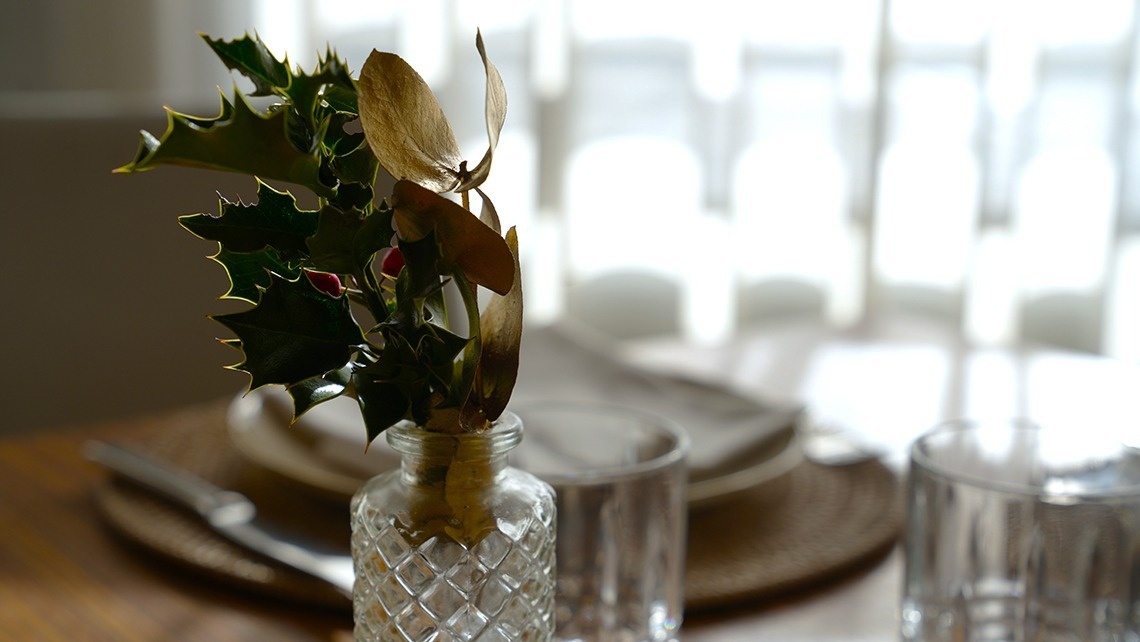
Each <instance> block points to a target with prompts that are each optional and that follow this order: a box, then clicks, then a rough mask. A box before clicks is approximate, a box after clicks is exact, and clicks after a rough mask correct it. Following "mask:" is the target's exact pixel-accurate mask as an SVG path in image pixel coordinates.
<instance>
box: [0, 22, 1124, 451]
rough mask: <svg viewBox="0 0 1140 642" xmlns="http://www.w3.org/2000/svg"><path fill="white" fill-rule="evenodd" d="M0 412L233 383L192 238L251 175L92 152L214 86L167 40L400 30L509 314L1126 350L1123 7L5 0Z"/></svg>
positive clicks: (34, 419)
mask: <svg viewBox="0 0 1140 642" xmlns="http://www.w3.org/2000/svg"><path fill="white" fill-rule="evenodd" d="M0 10H2V11H3V15H5V19H4V20H3V22H0V53H2V60H3V61H4V64H3V65H2V66H0V140H3V142H4V155H3V157H2V159H0V188H2V189H0V203H2V205H0V207H2V208H3V210H2V213H3V221H4V228H5V229H4V232H3V234H2V235H0V243H2V244H3V245H2V251H0V261H2V263H0V265H2V266H3V273H4V274H7V275H8V276H7V277H6V287H5V296H4V303H3V307H2V309H3V312H2V319H3V320H2V321H0V346H2V349H3V351H2V353H0V354H2V357H3V368H2V369H0V386H2V388H0V389H2V390H3V399H4V402H5V413H4V415H3V418H2V419H0V433H14V432H20V431H26V430H32V429H36V428H40V427H46V426H58V425H63V424H68V423H75V422H80V421H92V420H99V419H104V418H109V417H113V416H117V415H122V414H125V413H128V412H129V413H138V412H145V411H150V410H157V409H160V408H164V407H168V406H172V405H177V404H184V403H188V402H191V401H196V400H205V399H212V398H216V397H218V396H221V395H226V394H233V393H236V392H237V391H238V390H239V389H240V388H241V387H242V386H243V385H244V384H245V377H244V375H241V374H238V373H227V372H224V371H222V370H221V369H220V365H221V364H224V363H232V362H234V361H236V360H237V353H235V352H233V351H232V350H229V349H228V348H225V347H224V346H221V345H218V344H217V343H216V342H214V341H213V338H214V337H215V336H218V335H220V334H221V332H222V330H221V327H220V326H217V325H216V324H214V323H213V322H211V321H209V320H208V319H207V318H206V315H207V314H211V313H218V312H224V311H226V310H227V308H226V306H225V305H223V304H222V302H218V301H215V299H216V297H217V296H218V295H219V294H220V293H221V292H223V291H224V290H225V287H226V278H225V274H224V272H223V271H222V269H221V268H220V267H219V266H217V265H215V264H212V263H211V262H210V261H208V260H206V259H205V257H206V256H208V255H210V254H212V253H213V252H214V250H215V248H214V247H213V246H212V245H211V244H209V243H205V242H203V241H200V240H199V239H196V238H194V237H193V236H191V235H190V234H188V233H186V232H185V231H184V230H182V229H181V228H179V227H178V225H177V224H176V221H175V216H176V215H180V214H186V213H193V212H202V211H216V209H217V194H218V193H221V194H222V195H225V196H226V197H227V198H230V199H231V200H232V199H233V198H237V197H242V198H245V199H252V198H253V192H254V187H253V184H252V181H251V180H249V179H246V178H244V177H240V176H230V175H225V174H221V173H215V172H206V171H195V170H183V169H176V168H163V169H160V170H157V171H155V172H149V173H147V174H142V175H135V176H130V177H127V176H117V175H112V174H111V170H112V169H113V168H114V167H117V166H119V165H122V164H125V163H126V162H128V161H129V160H130V159H131V158H132V156H133V154H134V152H135V149H136V146H137V143H138V130H140V129H146V130H148V131H151V132H153V133H155V134H160V133H161V132H162V131H163V129H164V128H165V117H164V115H163V112H162V107H163V105H169V106H170V107H171V108H173V109H175V110H177V111H180V112H185V113H192V114H195V115H201V116H213V115H215V114H216V113H217V109H218V99H217V92H218V87H220V88H221V90H222V91H224V92H226V93H227V94H228V93H229V92H230V91H231V88H232V86H233V85H234V83H235V82H236V83H237V84H238V85H239V86H242V87H244V85H243V84H242V80H241V79H238V78H234V77H231V76H230V75H229V74H228V73H227V72H226V70H225V68H224V67H223V66H222V65H221V63H220V62H218V61H217V59H216V58H215V56H214V55H213V53H212V52H211V51H210V50H209V48H208V47H207V46H206V45H205V44H204V43H203V42H202V41H201V39H200V38H199V37H198V36H197V35H196V33H197V32H204V33H207V34H209V35H212V36H214V37H224V38H227V39H229V38H236V37H240V36H241V35H242V34H243V33H245V32H257V33H258V34H259V35H260V36H261V38H262V39H263V40H264V41H265V42H266V43H267V44H268V45H269V47H270V48H271V49H272V50H273V51H274V52H275V53H276V54H277V55H278V56H279V57H283V56H285V55H286V54H287V55H288V56H289V59H290V61H291V62H292V63H293V64H296V65H300V66H302V67H305V68H311V67H312V66H313V64H314V63H315V61H316V57H317V54H318V52H324V51H325V49H326V47H327V46H330V45H331V46H332V47H334V48H335V49H336V51H337V52H338V53H339V54H340V56H342V57H343V58H345V59H347V61H348V62H349V64H350V66H351V67H352V69H353V71H354V73H355V72H356V71H358V70H359V67H360V65H361V64H362V63H363V61H364V59H365V58H366V57H367V55H368V53H369V52H370V51H371V50H372V49H373V48H377V49H383V50H390V51H395V52H397V53H400V54H401V55H403V56H404V57H405V58H407V59H408V60H409V62H410V63H411V64H412V65H413V66H414V67H415V68H416V69H417V70H419V71H420V72H421V74H423V76H424V77H425V79H426V80H427V81H428V83H429V84H430V85H431V86H432V87H433V88H434V89H435V90H436V93H437V96H438V97H439V99H440V101H441V103H442V104H443V106H444V110H445V111H446V112H447V114H448V116H449V117H450V118H451V121H452V124H453V125H454V127H455V129H456V133H457V135H458V136H459V139H460V142H461V145H462V147H463V149H464V150H465V152H466V153H467V155H468V157H477V156H479V155H481V153H482V150H483V148H484V146H485V144H486V143H485V141H486V134H485V133H484V124H483V108H482V105H483V90H484V79H483V72H482V66H481V64H480V62H479V58H478V56H477V54H476V51H475V47H474V37H475V30H476V27H478V28H480V29H481V30H482V33H483V36H484V39H485V41H486V43H487V50H488V54H489V56H490V58H491V59H492V60H493V61H494V63H495V64H496V65H497V66H498V68H499V70H500V71H501V73H502V75H503V78H504V81H505V82H506V85H507V89H508V93H509V98H510V108H509V111H508V116H507V123H506V127H505V129H504V132H503V135H502V139H501V142H500V145H499V148H498V152H497V154H496V156H495V169H494V171H493V172H492V178H491V180H490V181H489V182H488V184H487V186H486V191H487V193H488V194H489V195H490V196H491V197H492V198H493V199H494V201H495V204H496V206H497V208H498V210H499V212H500V215H501V216H502V217H503V219H504V222H505V223H506V224H513V225H517V226H518V227H519V231H520V239H521V244H522V249H523V252H524V254H525V256H524V271H525V274H526V279H527V282H526V291H527V306H528V308H527V313H528V315H529V318H530V320H531V321H533V322H535V323H542V322H547V321H551V320H555V319H559V318H562V317H564V316H569V317H573V318H575V319H576V320H578V321H580V322H582V323H585V324H588V325H591V326H593V327H595V328H596V329H598V330H601V331H603V332H606V333H609V334H611V335H613V336H616V337H619V338H632V337H639V336H649V335H672V336H678V337H681V338H683V339H685V340H686V341H692V342H695V343H703V344H717V343H720V342H723V341H725V340H727V339H730V338H731V337H733V336H736V335H737V334H738V333H742V332H747V331H749V330H750V329H752V328H758V327H764V326H765V325H766V324H773V323H796V322H799V321H801V320H803V321H805V322H806V321H811V322H822V323H826V324H830V325H832V326H834V327H836V328H847V327H853V326H858V325H859V324H866V323H873V322H874V321H875V319H877V318H880V317H885V316H915V317H922V318H924V319H929V320H932V321H934V322H936V323H940V324H945V325H946V326H948V327H950V328H952V329H953V330H954V331H955V332H958V333H960V334H961V336H962V337H963V338H964V339H966V340H968V341H971V342H977V343H981V344H992V345H1006V344H1015V343H1018V342H1023V341H1032V342H1043V343H1047V344H1051V345H1056V346H1060V347H1064V348H1070V349H1075V350H1081V351H1088V352H1095V353H1101V354H1106V355H1110V356H1114V357H1120V358H1123V359H1127V360H1136V359H1137V358H1140V193H1138V192H1137V189H1136V188H1137V186H1140V182H1138V181H1137V180H1136V178H1137V172H1140V162H1138V161H1140V130H1138V128H1137V126H1136V124H1137V115H1138V113H1140V111H1138V110H1140V83H1138V75H1137V74H1138V70H1137V65H1136V62H1137V25H1138V22H1137V21H1138V20H1140V15H1138V11H1137V6H1136V3H1135V2H1134V1H1133V0H954V1H949V0H797V1H796V2H775V1H772V0H758V1H747V0H703V1H702V2H699V3H692V2H660V1H659V2H639V1H633V0H587V1H581V0H573V1H572V0H510V1H501V2H493V3H492V2H476V1H474V0H470V1H463V0H405V1H396V0H394V1H390V2H386V1H381V0H369V1H368V2H356V1H350V0H319V1H318V0H225V1H222V0H198V1H195V2H180V1H175V0H105V1H103V2H90V1H88V0H41V1H39V2H23V1H20V0H0Z"/></svg>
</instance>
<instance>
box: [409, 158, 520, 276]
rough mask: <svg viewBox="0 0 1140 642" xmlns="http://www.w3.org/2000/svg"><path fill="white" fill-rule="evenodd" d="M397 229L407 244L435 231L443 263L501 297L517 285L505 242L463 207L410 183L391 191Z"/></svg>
mask: <svg viewBox="0 0 1140 642" xmlns="http://www.w3.org/2000/svg"><path fill="white" fill-rule="evenodd" d="M392 211H393V214H394V216H395V219H396V230H397V232H398V233H399V235H400V238H403V239H405V240H407V241H418V240H420V239H422V238H423V237H425V236H427V235H428V234H429V233H431V232H432V231H433V230H434V231H435V238H436V242H437V243H439V246H440V255H441V256H442V258H443V260H444V261H446V262H448V263H450V264H453V265H455V266H456V267H457V268H458V269H459V270H461V271H462V272H463V274H464V276H466V277H467V279H468V280H469V281H472V282H474V283H478V284H479V285H482V286H484V287H486V288H488V289H489V290H491V291H493V292H496V293H498V294H504V295H505V294H507V293H508V292H510V290H511V287H512V286H513V285H514V283H515V258H514V254H513V253H512V252H511V249H510V247H508V246H507V242H506V240H504V239H503V237H501V236H499V234H498V233H497V232H495V231H494V230H492V229H491V228H490V227H488V226H487V225H486V224H485V223H483V222H482V221H480V220H479V217H477V216H475V215H474V214H472V213H471V212H468V211H467V210H466V209H464V208H463V206H462V205H459V204H458V203H455V202H453V201H449V200H447V199H446V198H444V197H442V196H440V195H439V194H436V193H435V192H433V191H431V190H429V189H425V188H424V187H421V186H420V185H417V184H416V183H413V182H411V181H407V180H400V181H396V185H395V186H394V187H393V189H392Z"/></svg>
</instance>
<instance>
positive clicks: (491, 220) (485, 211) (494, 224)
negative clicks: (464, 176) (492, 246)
mask: <svg viewBox="0 0 1140 642" xmlns="http://www.w3.org/2000/svg"><path fill="white" fill-rule="evenodd" d="M475 193H476V194H478V195H479V200H481V201H482V202H483V207H482V208H481V209H480V210H479V220H481V221H483V222H484V223H486V224H487V227H490V228H491V229H492V230H495V234H502V233H503V226H502V224H501V223H499V211H498V210H496V209H495V204H494V203H492V202H491V199H489V198H487V195H486V194H484V193H483V190H481V189H479V188H478V187H476V188H475Z"/></svg>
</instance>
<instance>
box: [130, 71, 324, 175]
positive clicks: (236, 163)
mask: <svg viewBox="0 0 1140 642" xmlns="http://www.w3.org/2000/svg"><path fill="white" fill-rule="evenodd" d="M235 96H236V99H235V100H234V101H233V102H232V103H231V102H230V101H228V100H226V99H225V97H224V96H223V97H222V107H221V110H220V113H219V115H218V116H217V117H215V118H213V119H208V118H200V117H195V116H187V115H186V114H180V113H178V112H175V111H173V110H171V109H167V111H166V116H167V119H166V132H165V133H163V135H162V138H155V137H154V136H153V135H152V134H150V133H149V132H145V131H144V132H142V140H141V142H140V144H139V149H138V152H136V154H135V158H134V160H132V161H131V162H130V163H128V164H126V165H123V166H122V167H119V168H118V169H116V170H115V171H116V172H119V173H130V172H142V171H146V170H150V169H154V168H155V167H158V166H160V165H179V166H184V167H200V168H206V169H215V170H221V171H228V172H237V173H240V174H250V175H253V176H260V177H262V178H267V179H277V180H282V181H286V182H289V183H295V184H297V185H301V186H304V187H307V188H309V189H310V190H312V191H313V192H314V193H316V194H319V195H321V196H331V195H333V194H334V193H335V189H334V188H335V181H334V180H330V181H327V182H326V181H324V180H322V172H321V159H320V156H319V154H318V153H317V151H311V152H302V151H298V149H297V147H296V146H295V145H294V144H293V143H292V142H290V135H289V131H288V113H289V110H287V109H276V110H271V111H270V112H268V113H266V114H262V113H260V112H258V111H257V110H255V109H254V108H253V107H251V106H250V104H249V103H248V102H246V99H245V97H244V96H242V95H241V94H240V93H239V92H236V91H235Z"/></svg>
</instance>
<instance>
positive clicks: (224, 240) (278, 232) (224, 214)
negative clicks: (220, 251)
mask: <svg viewBox="0 0 1140 642" xmlns="http://www.w3.org/2000/svg"><path fill="white" fill-rule="evenodd" d="M178 222H179V223H180V224H181V225H182V227H184V228H186V229H187V230H189V231H190V232H192V233H193V234H195V235H197V236H199V237H201V238H204V239H208V240H211V241H218V242H219V243H221V244H222V247H224V248H225V249H227V250H229V251H231V252H256V251H258V250H261V249H263V248H265V247H272V248H273V249H275V250H277V251H278V252H279V253H280V254H281V256H282V257H284V258H286V259H295V258H300V257H303V256H306V255H307V254H308V247H307V246H306V239H308V238H309V237H310V236H312V235H313V234H315V233H316V231H317V212H316V211H313V210H302V209H300V208H298V207H297V199H295V198H293V195H292V194H289V193H288V192H279V191H277V190H275V189H273V188H272V187H270V186H268V185H266V184H265V183H262V182H261V181H258V182H257V202H256V203H253V204H250V205H247V204H245V203H242V202H240V201H239V202H237V203H233V202H230V201H228V200H226V199H224V198H223V199H221V213H220V214H219V215H217V216H213V215H209V214H191V215H188V216H181V217H179V218H178Z"/></svg>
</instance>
